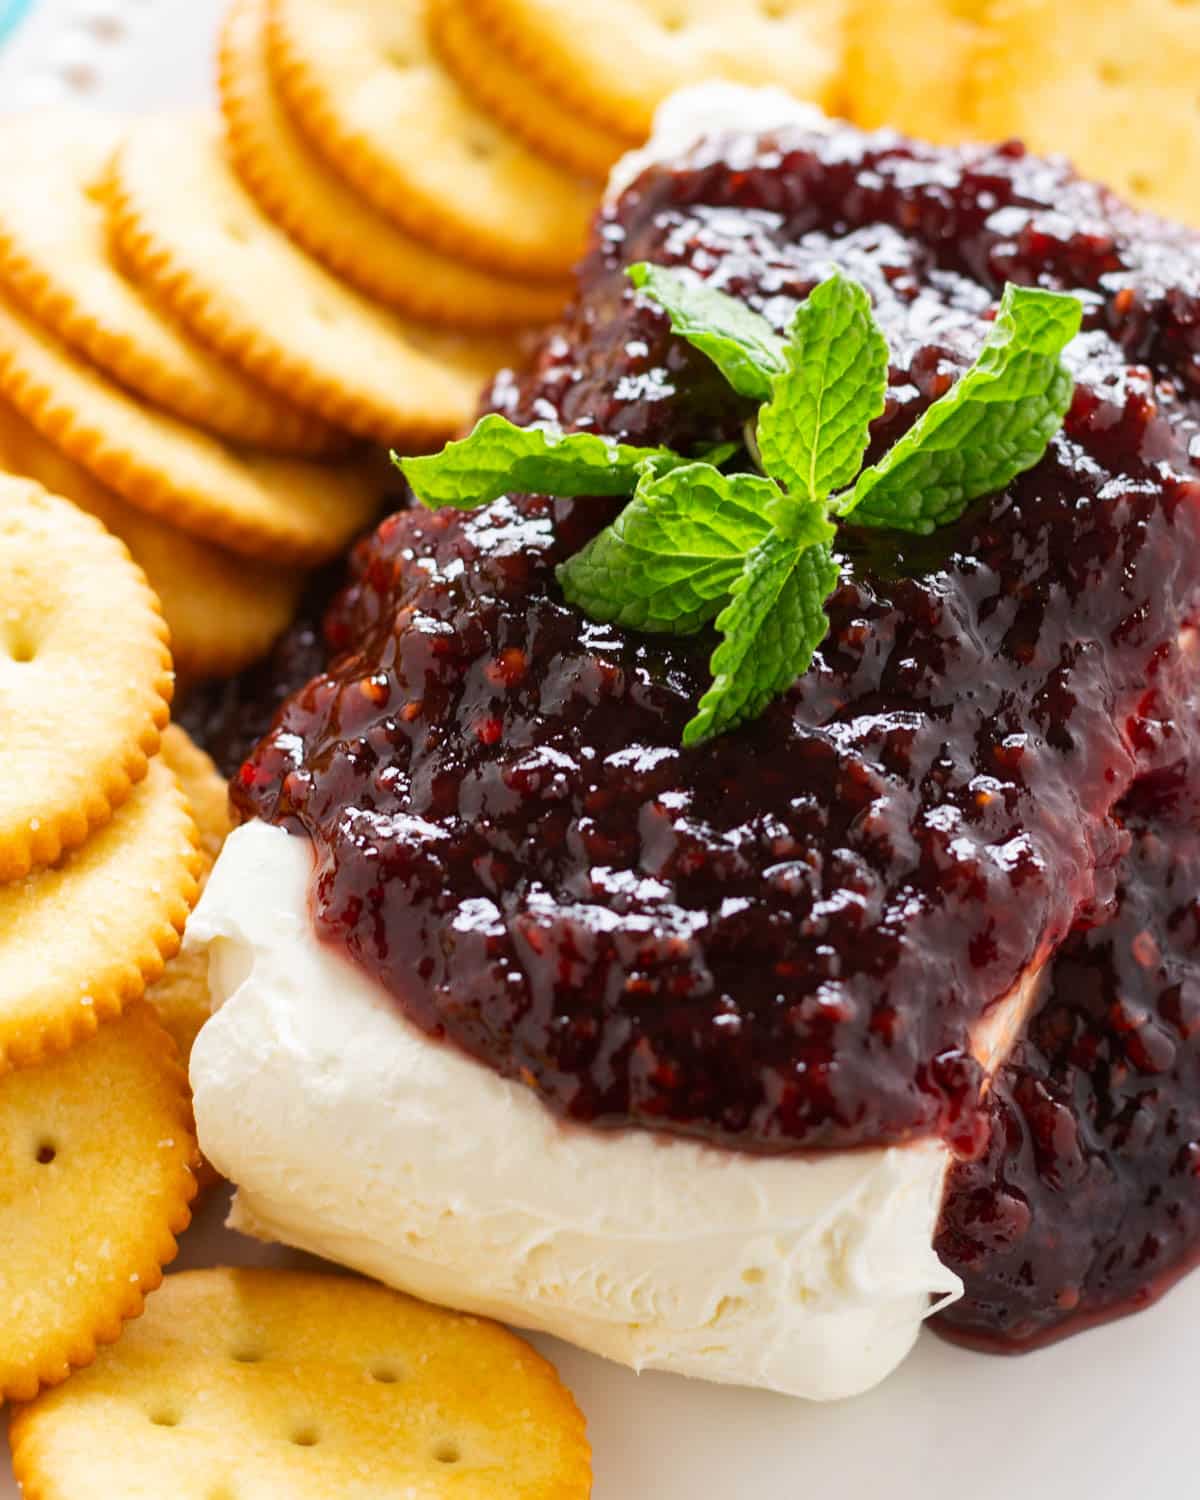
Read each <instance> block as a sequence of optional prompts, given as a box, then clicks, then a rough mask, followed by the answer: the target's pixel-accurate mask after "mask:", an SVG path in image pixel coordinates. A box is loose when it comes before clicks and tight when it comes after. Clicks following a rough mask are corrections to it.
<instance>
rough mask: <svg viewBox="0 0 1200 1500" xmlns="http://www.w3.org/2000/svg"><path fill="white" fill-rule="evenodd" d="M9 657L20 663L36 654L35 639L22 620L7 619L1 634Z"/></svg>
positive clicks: (31, 658) (29, 659)
mask: <svg viewBox="0 0 1200 1500" xmlns="http://www.w3.org/2000/svg"><path fill="white" fill-rule="evenodd" d="M2 639H3V642H4V649H5V650H6V651H7V652H8V654H9V657H10V658H11V659H12V660H13V661H15V662H18V663H21V664H22V665H23V664H24V663H26V662H31V661H32V660H33V659H34V657H35V656H36V655H37V641H36V640H35V639H34V637H33V633H32V632H31V631H30V630H29V629H28V628H27V627H26V625H25V623H24V621H23V620H8V621H6V622H5V629H4V631H3V636H2Z"/></svg>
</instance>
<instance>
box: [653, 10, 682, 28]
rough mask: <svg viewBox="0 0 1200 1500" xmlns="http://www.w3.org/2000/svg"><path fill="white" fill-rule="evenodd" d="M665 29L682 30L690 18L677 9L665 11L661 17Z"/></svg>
mask: <svg viewBox="0 0 1200 1500" xmlns="http://www.w3.org/2000/svg"><path fill="white" fill-rule="evenodd" d="M659 20H660V22H661V23H662V29H663V30H664V31H671V32H680V31H683V30H684V28H685V27H686V26H687V23H688V18H687V16H685V15H684V14H683V13H682V12H680V11H677V10H668V11H664V12H663V14H662V15H661V16H660V17H659Z"/></svg>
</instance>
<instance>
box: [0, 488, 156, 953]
mask: <svg viewBox="0 0 1200 1500" xmlns="http://www.w3.org/2000/svg"><path fill="white" fill-rule="evenodd" d="M166 640H167V628H166V625H165V624H164V622H163V619H162V615H161V614H160V612H159V608H158V602H157V600H156V599H155V598H154V595H153V594H152V593H151V591H150V589H149V587H148V586H147V583H146V580H145V578H144V576H143V575H142V573H141V572H140V571H139V570H138V569H137V568H136V567H135V566H134V565H133V563H132V562H131V561H130V558H129V554H128V552H127V551H126V550H125V548H124V547H123V546H122V545H121V543H120V542H119V541H117V539H116V538H115V537H112V536H110V535H109V534H108V533H107V532H106V531H105V530H104V528H103V527H102V526H100V525H98V524H97V523H96V521H95V520H93V519H92V517H90V516H87V515H84V514H83V512H82V511H80V510H78V509H76V508H75V507H74V506H73V505H70V504H68V503H67V502H66V501H65V500H61V499H58V498H57V497H55V496H51V495H48V494H47V493H46V492H45V491H44V490H42V489H41V488H40V487H39V486H38V485H36V484H32V483H30V482H29V481H28V480H24V479H14V478H11V477H3V476H0V766H2V767H3V771H4V774H3V777H2V778H0V880H8V881H11V880H14V879H17V878H18V877H20V876H23V875H25V874H26V873H27V872H28V871H29V870H31V869H32V868H34V867H35V866H37V865H45V864H50V863H51V862H53V861H54V860H56V859H58V858H59V856H60V855H61V853H62V851H63V850H64V849H71V848H74V847H75V846H76V845H78V844H81V843H82V842H83V840H84V839H85V838H87V836H88V834H89V832H91V830H92V829H94V828H97V827H99V826H100V825H101V824H103V823H105V822H107V820H108V819H109V817H111V815H112V812H113V809H114V808H116V807H118V806H119V805H120V804H121V803H123V802H124V801H125V800H126V799H127V798H128V797H129V795H130V792H131V790H132V788H133V786H134V784H135V783H136V782H138V781H140V780H141V779H142V777H144V776H145V775H146V770H147V765H148V761H149V757H150V756H151V755H153V754H154V752H155V751H156V750H157V749H158V744H159V735H160V731H161V730H162V727H163V725H165V724H166V722H167V717H168V714H169V711H170V710H169V704H170V700H171V694H172V691H173V679H172V676H171V657H170V653H169V651H168V650H167V645H166ZM2 896H3V892H0V899H2ZM34 966H35V968H36V966H37V963H36V960H35V961H34Z"/></svg>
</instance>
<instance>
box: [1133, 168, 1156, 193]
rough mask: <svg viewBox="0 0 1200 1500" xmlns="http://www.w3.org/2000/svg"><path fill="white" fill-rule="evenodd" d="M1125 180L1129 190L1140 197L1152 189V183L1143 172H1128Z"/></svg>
mask: <svg viewBox="0 0 1200 1500" xmlns="http://www.w3.org/2000/svg"><path fill="white" fill-rule="evenodd" d="M1126 181H1127V182H1128V183H1129V191H1130V192H1131V193H1135V194H1137V195H1138V196H1140V197H1145V196H1146V194H1147V193H1152V192H1153V191H1154V183H1153V182H1152V181H1151V180H1150V178H1149V177H1147V176H1146V174H1145V172H1130V174H1129V176H1128V178H1127V179H1126Z"/></svg>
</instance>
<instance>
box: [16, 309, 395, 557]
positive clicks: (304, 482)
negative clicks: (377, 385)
mask: <svg viewBox="0 0 1200 1500" xmlns="http://www.w3.org/2000/svg"><path fill="white" fill-rule="evenodd" d="M0 394H2V395H3V396H5V397H6V398H7V399H8V400H9V401H10V402H11V403H12V405H13V406H15V407H16V409H17V410H18V412H20V414H21V415H22V416H23V417H24V418H25V420H26V421H27V422H29V423H30V424H31V425H32V426H33V427H35V428H36V429H37V430H38V431H39V432H40V433H41V434H42V436H43V437H45V438H47V439H48V440H49V441H50V442H52V443H54V444H55V446H56V447H58V448H59V449H61V450H62V451H63V452H64V453H66V454H67V456H68V457H69V458H73V459H74V460H75V461H76V462H77V463H79V464H81V465H82V466H83V467H84V468H85V469H87V470H88V471H89V472H90V473H91V474H92V475H93V476H94V477H95V478H96V479H98V480H100V482H101V483H102V484H105V485H107V486H108V487H109V488H110V489H112V490H115V491H116V492H117V494H118V495H119V496H120V497H121V498H122V499H123V500H125V501H127V502H128V503H129V504H130V505H133V506H135V507H137V508H138V509H139V510H144V511H146V512H148V513H149V514H150V515H153V516H159V517H161V518H162V519H163V520H165V521H168V522H169V523H170V524H171V525H173V526H176V527H179V528H181V529H182V530H185V531H188V532H191V533H192V534H194V535H196V536H199V537H200V538H201V539H202V540H204V541H208V542H213V543H215V544H217V545H219V546H222V547H225V548H227V549H229V550H230V551H233V552H239V553H243V554H245V555H247V556H250V557H267V558H270V559H271V560H272V561H274V562H275V563H277V564H284V563H315V562H322V561H324V560H326V559H327V558H330V557H333V556H335V555H336V554H337V553H338V552H340V551H341V550H342V548H343V547H344V546H345V545H346V543H347V542H348V541H350V539H351V538H352V537H353V536H355V535H356V534H357V533H358V532H359V531H361V530H363V528H364V527H365V526H366V525H367V524H368V523H369V522H370V520H371V518H372V517H373V515H374V514H375V511H376V509H377V508H378V503H379V492H378V485H377V482H376V481H375V480H374V479H372V477H371V476H370V474H369V473H368V472H367V471H366V469H364V468H363V467H362V466H361V465H359V464H357V463H354V464H340V465H331V464H321V463H316V462H313V461H310V460H307V459H301V458H279V457H276V456H275V455H273V454H261V453H254V452H251V451H250V450H244V449H237V448H232V447H229V446H228V445H226V444H224V443H222V442H220V441H219V440H218V439H216V438H212V437H209V436H208V435H207V434H206V433H202V432H200V431H198V430H197V429H195V428H192V427H189V426H187V425H186V424H185V423H183V422H180V421H178V420H177V419H176V418H175V417H171V416H168V415H167V414H166V413H165V412H161V411H159V410H158V409H157V408H155V407H152V406H149V405H147V404H146V403H144V402H141V401H138V400H137V399H136V398H135V397H133V396H132V395H129V394H127V393H126V392H125V391H124V390H123V389H122V388H121V387H120V386H117V385H115V384H114V383H113V382H111V381H110V380H108V379H107V378H106V377H105V376H104V375H102V374H101V373H100V372H99V371H98V370H96V369H95V368H93V367H92V366H91V365H89V364H86V363H85V362H84V361H83V360H81V359H78V358H76V356H75V355H73V354H72V353H71V351H70V350H69V349H68V348H67V347H66V346H65V345H64V344H62V343H61V342H60V341H59V340H57V339H56V338H55V337H54V336H53V335H52V334H50V333H47V332H46V331H45V330H43V329H42V328H40V327H38V325H37V324H35V323H34V322H32V321H31V320H30V319H29V318H27V317H26V316H25V315H24V314H23V313H21V312H19V311H18V310H17V309H16V307H15V306H14V305H13V304H12V303H11V301H8V300H6V299H4V298H2V297H0Z"/></svg>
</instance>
